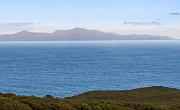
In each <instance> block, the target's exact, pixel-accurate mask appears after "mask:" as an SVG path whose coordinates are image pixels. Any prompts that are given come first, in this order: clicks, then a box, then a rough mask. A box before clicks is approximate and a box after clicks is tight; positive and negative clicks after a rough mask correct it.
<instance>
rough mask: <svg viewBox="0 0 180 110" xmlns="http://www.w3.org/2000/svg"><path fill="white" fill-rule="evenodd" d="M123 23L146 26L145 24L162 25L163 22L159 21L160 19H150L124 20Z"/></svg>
mask: <svg viewBox="0 0 180 110" xmlns="http://www.w3.org/2000/svg"><path fill="white" fill-rule="evenodd" d="M123 25H139V26H144V25H162V23H161V22H159V21H149V22H137V21H124V22H123Z"/></svg>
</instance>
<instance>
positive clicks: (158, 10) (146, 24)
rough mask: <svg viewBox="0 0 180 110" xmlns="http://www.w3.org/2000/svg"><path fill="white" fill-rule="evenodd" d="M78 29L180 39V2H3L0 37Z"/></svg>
mask: <svg viewBox="0 0 180 110" xmlns="http://www.w3.org/2000/svg"><path fill="white" fill-rule="evenodd" d="M75 27H81V28H87V29H97V30H101V31H104V32H114V33H117V34H152V35H162V36H170V37H174V38H179V39H180V0H0V34H10V33H16V32H19V31H34V32H53V31H55V30H65V29H71V28H75Z"/></svg>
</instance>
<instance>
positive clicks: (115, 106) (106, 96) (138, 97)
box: [0, 86, 180, 110]
mask: <svg viewBox="0 0 180 110" xmlns="http://www.w3.org/2000/svg"><path fill="white" fill-rule="evenodd" d="M0 107H1V108H2V109H1V110H17V109H18V110H172V109H173V110H179V109H180V89H175V88H168V87H162V86H152V87H144V88H137V89H132V90H111V91H89V92H85V93H82V94H79V95H76V96H72V97H66V98H59V97H53V96H51V95H46V96H44V97H36V96H17V95H15V94H11V93H3V94H2V93H0ZM8 108H9V109H8ZM10 108H13V109H10Z"/></svg>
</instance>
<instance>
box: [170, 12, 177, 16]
mask: <svg viewBox="0 0 180 110" xmlns="http://www.w3.org/2000/svg"><path fill="white" fill-rule="evenodd" d="M169 14H170V15H176V16H180V13H178V12H174V13H169Z"/></svg>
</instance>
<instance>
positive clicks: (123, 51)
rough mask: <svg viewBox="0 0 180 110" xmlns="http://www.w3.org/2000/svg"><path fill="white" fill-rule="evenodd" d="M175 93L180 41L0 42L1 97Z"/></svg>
mask: <svg viewBox="0 0 180 110" xmlns="http://www.w3.org/2000/svg"><path fill="white" fill-rule="evenodd" d="M146 86H167V87H174V88H179V89H180V41H109V42H108V41H101V42H0V92H3V93H16V94H18V95H35V96H44V95H53V96H58V97H67V96H72V95H76V94H79V93H82V92H86V91H90V90H119V89H121V90H122V89H133V88H139V87H146Z"/></svg>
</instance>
